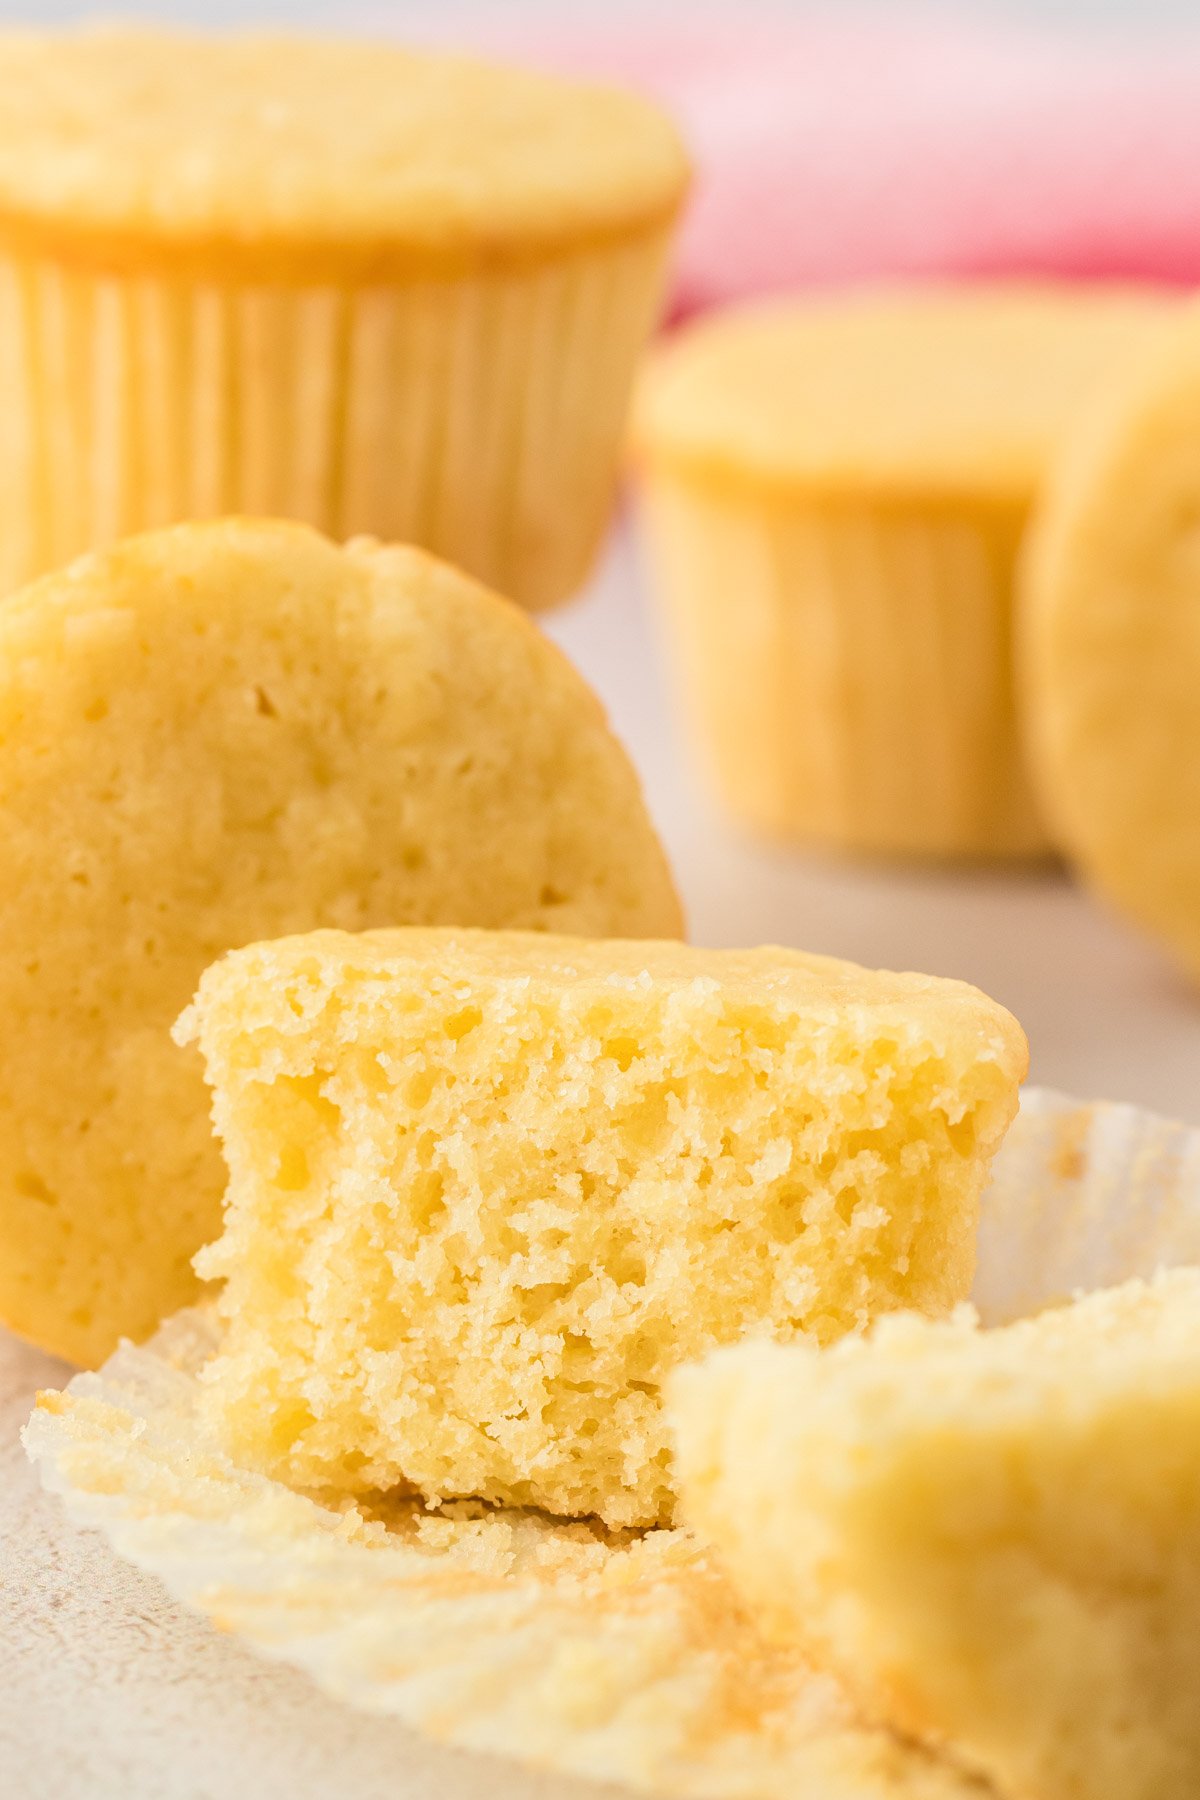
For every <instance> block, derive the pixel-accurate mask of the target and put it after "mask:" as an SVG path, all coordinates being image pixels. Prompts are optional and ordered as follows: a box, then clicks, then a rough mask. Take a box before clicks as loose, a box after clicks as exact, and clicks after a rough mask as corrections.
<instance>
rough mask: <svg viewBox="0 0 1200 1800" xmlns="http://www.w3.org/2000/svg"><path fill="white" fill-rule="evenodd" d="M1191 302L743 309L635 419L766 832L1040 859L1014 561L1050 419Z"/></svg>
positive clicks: (685, 592)
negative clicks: (1021, 697) (1024, 721)
mask: <svg viewBox="0 0 1200 1800" xmlns="http://www.w3.org/2000/svg"><path fill="white" fill-rule="evenodd" d="M1175 310H1176V306H1175V303H1174V302H1173V301H1171V300H1169V299H1168V298H1167V297H1166V296H1165V295H1164V294H1163V293H1161V292H1159V291H1157V290H1154V289H1150V288H1141V289H1133V288H1125V287H1122V286H1119V285H1113V286H1109V287H1098V288H1086V287H1082V286H1077V287H1071V288H1068V287H1065V286H1064V287H1060V288H1055V287H1051V286H1043V287H1027V286H1021V285H1009V286H1005V285H995V286H993V285H976V286H973V287H969V288H968V287H962V288H958V289H950V288H926V289H920V288H913V289H907V290H905V289H897V290H891V291H889V290H881V291H878V292H874V293H872V292H868V291H860V292H858V293H855V294H850V295H842V296H838V297H834V298H827V299H809V300H803V301H801V300H797V301H793V302H790V303H782V302H777V303H775V304H773V305H770V306H755V307H742V308H733V309H729V310H727V311H725V312H723V313H718V314H715V315H712V316H710V318H709V319H708V320H706V321H704V322H702V323H700V324H698V325H695V326H693V327H691V328H689V329H688V330H686V331H684V332H683V333H681V334H680V335H679V336H678V337H677V338H676V339H675V340H674V341H673V342H672V343H671V344H669V345H668V347H667V348H666V349H665V350H663V351H661V352H660V353H659V354H658V356H657V357H656V358H655V359H654V360H653V362H652V364H651V366H650V368H649V370H648V372H647V375H646V377H645V380H644V384H643V386H642V388H641V391H640V395H639V401H638V405H637V409H636V419H635V432H634V436H635V455H636V459H637V463H638V466H639V469H640V472H641V475H642V478H643V487H644V500H645V505H644V514H645V520H646V525H647V529H648V534H649V544H650V550H651V562H652V568H653V570H654V572H655V574H656V576H657V582H658V585H659V587H660V588H661V591H662V594H663V597H664V599H665V602H666V606H667V613H668V620H669V625H670V628H671V631H670V640H671V644H672V646H673V648H674V650H675V651H676V653H677V662H678V674H679V678H680V686H681V691H682V698H683V701H684V705H685V710H686V713H687V719H688V723H689V724H690V727H691V734H692V737H693V739H694V740H695V742H696V744H697V747H698V749H699V750H700V752H701V754H702V756H703V757H704V760H705V762H706V765H707V766H708V768H709V769H710V771H711V773H712V775H713V777H714V779H715V781H716V784H717V786H718V789H719V790H720V792H721V794H722V796H723V798H724V800H725V801H726V803H727V804H728V806H729V808H730V810H731V811H732V812H733V813H734V814H735V815H736V816H738V817H739V818H741V819H742V820H744V821H746V822H747V823H749V824H750V825H751V826H753V827H756V828H757V829H759V830H761V831H763V832H765V833H767V834H769V835H772V836H776V837H783V838H792V839H798V840H803V841H808V842H813V843H819V844H825V845H830V846H833V847H836V848H838V849H845V850H854V851H866V852H878V853H885V854H907V855H917V856H933V857H957V856H965V857H1008V856H1029V855H1033V854H1036V853H1038V852H1040V851H1043V850H1045V849H1046V848H1047V838H1046V834H1045V831H1044V829H1043V826H1042V823H1041V820H1040V818H1039V816H1038V811H1037V808H1036V807H1035V805H1034V801H1033V798H1032V795H1031V792H1030V788H1029V784H1028V783H1027V780H1026V775H1025V769H1024V766H1023V761H1022V756H1021V753H1020V748H1019V742H1018V727H1017V717H1016V703H1015V697H1014V682H1013V672H1012V603H1013V585H1014V573H1015V569H1016V565H1017V558H1018V554H1019V550H1020V545H1021V541H1022V537H1023V534H1024V531H1025V528H1026V524H1027V521H1028V518H1029V515H1030V511H1031V508H1032V506H1033V504H1034V501H1035V498H1036V496H1037V493H1038V490H1039V487H1040V484H1041V482H1042V478H1043V475H1044V473H1045V470H1046V468H1047V466H1048V465H1049V464H1050V462H1051V461H1052V459H1053V455H1054V452H1055V450H1056V448H1057V445H1058V443H1059V440H1060V439H1061V438H1062V436H1063V434H1064V432H1065V431H1066V430H1067V428H1068V427H1069V426H1070V424H1071V423H1072V421H1073V420H1074V419H1075V417H1076V416H1077V415H1078V413H1079V412H1080V410H1081V409H1083V408H1086V406H1087V404H1088V402H1089V400H1090V398H1091V397H1092V395H1093V394H1094V392H1095V391H1096V389H1097V387H1098V386H1100V385H1103V384H1104V383H1105V382H1107V381H1108V380H1110V379H1112V376H1113V371H1114V370H1116V369H1118V368H1120V367H1121V366H1122V365H1123V364H1126V363H1127V362H1128V361H1129V360H1130V359H1131V358H1136V357H1137V356H1138V354H1139V353H1140V352H1141V351H1143V350H1144V349H1145V348H1146V346H1147V345H1149V344H1151V343H1153V342H1154V341H1156V340H1157V338H1158V337H1159V335H1160V334H1161V332H1162V330H1163V327H1164V322H1165V320H1166V319H1167V318H1169V317H1172V316H1174V312H1175Z"/></svg>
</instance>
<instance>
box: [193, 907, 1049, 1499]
mask: <svg viewBox="0 0 1200 1800" xmlns="http://www.w3.org/2000/svg"><path fill="white" fill-rule="evenodd" d="M183 1031H184V1034H185V1036H188V1037H193V1036H195V1037H198V1038H199V1040H200V1043H201V1047H202V1049H203V1052H204V1055H205V1058H206V1062H207V1067H208V1075H209V1080H210V1082H211V1083H212V1084H213V1087H214V1117H215V1120H216V1125H217V1129H218V1132H219V1135H220V1137H221V1138H222V1140H223V1143H224V1148H225V1154H226V1159H227V1161H228V1163H229V1166H230V1187H229V1192H228V1196H227V1202H226V1221H225V1232H224V1235H223V1237H222V1238H221V1239H220V1240H219V1241H218V1243H217V1244H216V1245H215V1247H214V1248H212V1249H211V1250H210V1251H208V1252H207V1253H206V1254H205V1255H204V1256H203V1258H202V1259H201V1265H200V1266H201V1267H202V1270H203V1273H204V1274H205V1275H207V1276H212V1277H224V1278H225V1281H226V1284H227V1285H226V1288H225V1290H224V1297H223V1300H222V1309H223V1314H224V1318H225V1324H226V1337H225V1343H224V1347H223V1353H222V1355H221V1356H220V1357H219V1358H218V1359H217V1361H216V1363H215V1364H214V1366H213V1368H212V1369H211V1370H210V1371H209V1380H210V1383H211V1399H212V1403H213V1405H214V1407H216V1408H217V1409H218V1410H219V1411H220V1413H221V1414H222V1417H223V1425H224V1429H225V1431H226V1432H227V1434H229V1435H230V1439H231V1441H232V1442H233V1443H234V1444H235V1446H236V1453H237V1455H238V1456H239V1458H242V1459H244V1460H246V1461H247V1462H249V1463H251V1464H254V1465H255V1466H258V1467H262V1468H266V1469H267V1470H269V1471H270V1472H273V1473H276V1474H278V1475H280V1476H282V1477H283V1478H284V1479H286V1480H288V1481H290V1482H292V1483H293V1484H298V1485H302V1486H303V1485H309V1486H322V1487H329V1486H333V1487H339V1488H343V1489H348V1490H356V1489H370V1488H376V1487H387V1486H391V1485H394V1484H397V1483H402V1482H410V1483H412V1484H414V1485H415V1486H416V1487H417V1488H418V1489H420V1490H421V1491H422V1492H424V1493H425V1494H427V1495H429V1496H433V1497H437V1496H445V1495H454V1494H470V1495H479V1496H483V1497H485V1498H488V1499H491V1500H496V1501H502V1502H506V1503H514V1504H533V1505H539V1506H543V1507H546V1508H548V1509H549V1510H551V1511H554V1512H557V1513H561V1514H586V1513H597V1514H600V1515H601V1516H602V1517H604V1518H605V1519H606V1520H607V1521H608V1522H609V1523H610V1524H614V1525H625V1524H642V1525H644V1524H650V1523H654V1522H655V1521H662V1520H665V1519H667V1518H669V1516H670V1514H671V1510H672V1504H673V1477H672V1472H671V1468H670V1451H669V1446H668V1440H667V1432H666V1426H665V1422H664V1419H663V1416H662V1412H661V1406H660V1398H659V1383H660V1381H661V1379H662V1377H663V1375H664V1373H665V1372H666V1370H668V1369H669V1368H670V1367H672V1366H673V1365H674V1364H675V1363H677V1362H679V1361H681V1360H683V1359H684V1358H686V1357H689V1356H694V1355H697V1354H699V1353H700V1352H701V1351H702V1350H704V1349H705V1348H707V1347H708V1346H710V1345H712V1344H716V1343H721V1342H724V1341H728V1340H730V1339H734V1338H737V1337H739V1336H741V1335H743V1334H744V1333H746V1332H756V1331H757V1332H768V1333H772V1334H776V1335H779V1336H781V1337H785V1338H786V1337H791V1336H794V1335H795V1334H797V1333H800V1332H803V1333H806V1334H809V1335H811V1337H812V1338H813V1339H814V1340H815V1341H817V1342H828V1341H830V1340H832V1339H834V1338H836V1337H837V1336H838V1335H839V1334H841V1333H842V1332H844V1331H847V1330H850V1329H854V1328H856V1327H860V1326H862V1325H864V1324H865V1323H866V1322H867V1321H868V1320H869V1319H871V1318H872V1317H873V1316H874V1315H875V1314H876V1313H877V1312H879V1311H880V1310H883V1309H886V1308H894V1307H898V1306H906V1305H907V1306H916V1307H919V1308H924V1309H928V1310H930V1311H933V1312H938V1311H944V1310H945V1309H946V1308H948V1307H949V1306H951V1305H952V1304H953V1303H954V1302H956V1301H957V1300H959V1299H961V1298H962V1297H963V1295H964V1294H965V1293H966V1291H967V1289H968V1287H969V1284H970V1281H971V1275H972V1269H973V1263H974V1235H975V1225H976V1216H977V1203H978V1196H979V1191H980V1188H981V1186H982V1183H983V1180H984V1178H985V1174H986V1169H987V1163H988V1158H989V1156H990V1153H991V1151H992V1150H993V1148H994V1147H995V1146H996V1144H997V1143H998V1141H999V1138H1000V1136H1001V1135H1002V1133H1003V1131H1004V1129H1005V1127H1006V1126H1007V1124H1008V1122H1009V1119H1010V1118H1011V1116H1012V1113H1013V1111H1014V1110H1015V1103H1016V1083H1017V1081H1018V1079H1019V1077H1020V1074H1021V1073H1022V1070H1023V1066H1024V1041H1023V1039H1022V1038H1021V1035H1020V1032H1019V1030H1018V1029H1017V1027H1016V1026H1015V1024H1014V1023H1013V1021H1012V1020H1011V1019H1010V1018H1009V1017H1008V1015H1007V1014H1006V1013H1004V1012H1003V1011H1002V1009H1000V1008H999V1007H996V1006H995V1005H994V1004H993V1003H992V1002H990V1001H988V1000H986V999H985V998H984V997H983V996H982V995H979V994H978V993H976V991H975V990H973V989H970V988H966V987H964V986H961V985H959V984H957V983H952V982H939V981H933V980H929V979H927V978H925V977H920V976H888V975H874V974H869V973H867V972H865V971H862V970H859V969H856V968H854V967H852V966H851V965H847V964H841V963H835V962H831V961H828V960H826V959H823V958H810V957H804V956H802V955H800V954H798V953H796V952H790V951H782V950H762V951H755V952H744V953H742V952H702V951H695V950H688V949H686V948H684V947H682V946H678V945H668V944H665V943H657V944H648V943H642V944H637V943H633V944H629V943H626V944H622V945H616V946H606V945H602V944H599V943H587V942H583V941H579V940H571V939H561V938H560V939H553V938H547V937H543V936H538V935H536V934H534V935H525V934H520V933H453V932H436V931H419V930H414V931H406V932H371V933H367V934H364V935H363V936H361V937H353V936H349V935H345V934H336V933H318V934H313V935H312V936H310V937H308V938H300V939H294V940H291V941H288V942H285V943H277V944H266V945H260V946H255V947H251V948H250V949H248V950H245V951H243V952H240V953H238V954H235V955H234V956H231V957H229V958H227V959H225V960H224V961H223V962H222V963H220V964H218V965H217V966H216V967H215V968H214V969H212V970H210V971H209V972H208V974H207V975H206V976H205V979H204V982H203V984H202V986H201V991H200V997H199V1000H198V1003H197V1005H196V1007H195V1008H194V1009H193V1011H192V1012H191V1014H190V1016H189V1017H188V1018H187V1019H185V1021H184V1024H183Z"/></svg>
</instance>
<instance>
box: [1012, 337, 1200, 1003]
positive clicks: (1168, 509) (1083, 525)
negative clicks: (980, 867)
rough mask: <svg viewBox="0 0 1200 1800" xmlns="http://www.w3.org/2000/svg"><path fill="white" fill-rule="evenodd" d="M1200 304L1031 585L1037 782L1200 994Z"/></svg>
mask: <svg viewBox="0 0 1200 1800" xmlns="http://www.w3.org/2000/svg"><path fill="white" fill-rule="evenodd" d="M1198 421H1200V306H1196V305H1194V304H1193V305H1189V306H1188V307H1187V308H1186V309H1184V310H1182V311H1181V314H1180V319H1179V329H1178V330H1177V331H1175V332H1172V333H1170V334H1168V336H1167V338H1166V339H1165V341H1164V342H1163V344H1162V346H1161V349H1160V353H1159V354H1158V355H1156V356H1155V357H1153V358H1149V359H1147V361H1146V363H1144V364H1142V365H1140V366H1139V367H1138V368H1137V369H1136V370H1135V371H1132V372H1131V378H1130V380H1129V381H1127V382H1125V383H1122V384H1119V385H1118V386H1115V387H1114V388H1112V389H1110V390H1109V392H1108V393H1107V394H1106V395H1105V399H1104V404H1103V405H1102V406H1101V407H1098V408H1097V409H1096V410H1095V411H1094V412H1093V413H1092V414H1091V415H1090V416H1089V417H1088V419H1087V420H1086V421H1085V422H1083V423H1082V424H1081V427H1080V428H1079V429H1078V430H1076V431H1075V432H1073V433H1072V436H1071V440H1070V442H1069V444H1068V445H1067V446H1066V447H1065V448H1064V450H1063V453H1062V455H1061V456H1060V457H1059V458H1058V461H1057V463H1056V466H1055V470H1054V476H1053V479H1052V480H1051V482H1050V483H1049V484H1048V486H1047V492H1046V495H1045V498H1044V500H1043V502H1042V504H1041V506H1040V507H1039V508H1038V520H1037V528H1036V530H1035V531H1034V532H1033V533H1032V535H1031V539H1030V548H1029V554H1028V556H1027V557H1026V559H1025V566H1024V569H1023V571H1022V589H1021V605H1020V608H1019V610H1018V621H1019V629H1018V648H1019V655H1018V674H1019V677H1020V680H1021V692H1022V697H1023V701H1024V705H1023V716H1024V720H1025V725H1026V731H1027V739H1028V750H1029V758H1030V766H1031V768H1032V770H1033V774H1034V778H1035V780H1036V782H1037V790H1038V794H1039V796H1040V798H1041V800H1042V804H1043V805H1044V807H1045V809H1046V813H1047V816H1048V817H1049V818H1050V819H1051V820H1052V821H1053V824H1054V829H1055V834H1056V837H1057V839H1058V842H1059V843H1060V844H1061V845H1062V847H1063V849H1064V851H1065V852H1066V853H1067V855H1068V856H1069V857H1070V859H1071V862H1072V864H1073V865H1074V866H1075V868H1076V869H1077V870H1078V872H1079V874H1080V875H1081V876H1082V878H1083V880H1084V881H1085V882H1086V883H1087V885H1088V886H1089V887H1090V888H1091V889H1092V890H1093V891H1094V892H1095V893H1096V894H1097V895H1098V896H1099V897H1100V898H1101V899H1103V900H1104V901H1106V902H1107V903H1108V904H1109V905H1110V906H1112V907H1113V909H1114V910H1115V911H1117V912H1120V913H1123V914H1124V915H1125V916H1126V917H1127V918H1128V919H1130V920H1131V921H1133V922H1134V923H1135V924H1137V925H1140V926H1142V927H1143V928H1144V929H1145V930H1146V931H1148V932H1149V933H1151V934H1152V936H1154V937H1155V938H1157V940H1158V941H1159V943H1160V944H1161V945H1162V946H1163V948H1164V949H1165V950H1166V951H1167V952H1168V954H1170V955H1171V956H1172V957H1173V958H1174V960H1175V961H1176V963H1177V964H1178V965H1179V967H1180V968H1181V969H1182V970H1183V971H1184V972H1185V973H1186V974H1187V975H1188V976H1189V977H1190V978H1191V980H1192V981H1193V982H1200V707H1198V705H1197V694H1198V692H1200V631H1198V624H1200V428H1198Z"/></svg>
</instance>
